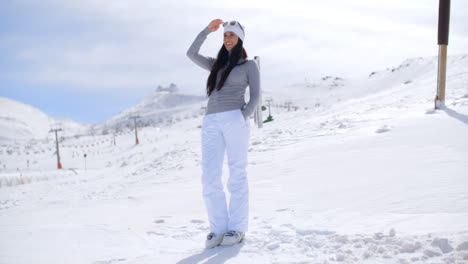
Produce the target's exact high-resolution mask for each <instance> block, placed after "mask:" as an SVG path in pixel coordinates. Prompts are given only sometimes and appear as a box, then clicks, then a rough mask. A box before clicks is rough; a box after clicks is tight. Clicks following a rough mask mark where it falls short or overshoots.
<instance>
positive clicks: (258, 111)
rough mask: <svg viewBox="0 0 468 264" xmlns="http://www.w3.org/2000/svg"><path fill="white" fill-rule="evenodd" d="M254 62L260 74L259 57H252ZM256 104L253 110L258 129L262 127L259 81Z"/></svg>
mask: <svg viewBox="0 0 468 264" xmlns="http://www.w3.org/2000/svg"><path fill="white" fill-rule="evenodd" d="M254 60H255V62H256V63H257V66H258V71H259V72H260V57H259V56H255V57H254ZM258 97H259V98H258V104H257V109H256V110H255V114H254V117H255V121H256V122H257V126H258V128H262V127H263V116H262V87H261V81H260V87H259V91H258Z"/></svg>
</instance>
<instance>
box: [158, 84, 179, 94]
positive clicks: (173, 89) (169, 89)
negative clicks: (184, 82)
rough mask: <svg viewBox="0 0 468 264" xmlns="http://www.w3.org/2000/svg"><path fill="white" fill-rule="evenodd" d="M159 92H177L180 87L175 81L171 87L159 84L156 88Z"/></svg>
mask: <svg viewBox="0 0 468 264" xmlns="http://www.w3.org/2000/svg"><path fill="white" fill-rule="evenodd" d="M156 91H157V92H170V93H177V92H178V91H179V88H177V85H175V84H174V83H171V84H170V85H169V87H162V86H161V85H159V86H158V89H156Z"/></svg>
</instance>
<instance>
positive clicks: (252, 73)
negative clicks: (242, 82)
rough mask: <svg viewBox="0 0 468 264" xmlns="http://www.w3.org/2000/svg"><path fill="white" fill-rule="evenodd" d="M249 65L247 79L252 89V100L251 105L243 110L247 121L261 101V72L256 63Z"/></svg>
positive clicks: (252, 62) (251, 62)
mask: <svg viewBox="0 0 468 264" xmlns="http://www.w3.org/2000/svg"><path fill="white" fill-rule="evenodd" d="M249 63H250V65H249V70H248V76H247V78H248V81H249V87H250V88H249V90H250V100H249V103H248V104H246V105H245V106H244V107H243V108H242V114H243V115H244V118H245V119H247V118H248V117H249V116H250V115H252V113H253V112H254V111H255V107H256V106H257V104H258V101H259V99H260V72H259V71H258V66H257V63H255V62H254V61H250V62H249Z"/></svg>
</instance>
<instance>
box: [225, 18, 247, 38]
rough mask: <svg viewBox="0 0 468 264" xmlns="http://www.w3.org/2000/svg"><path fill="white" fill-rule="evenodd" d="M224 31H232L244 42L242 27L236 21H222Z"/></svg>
mask: <svg viewBox="0 0 468 264" xmlns="http://www.w3.org/2000/svg"><path fill="white" fill-rule="evenodd" d="M223 27H224V33H226V32H227V31H231V32H234V33H235V34H236V35H237V36H238V37H239V38H240V39H241V40H242V42H244V37H245V32H244V27H243V26H242V25H241V24H240V23H239V22H237V21H230V22H224V23H223Z"/></svg>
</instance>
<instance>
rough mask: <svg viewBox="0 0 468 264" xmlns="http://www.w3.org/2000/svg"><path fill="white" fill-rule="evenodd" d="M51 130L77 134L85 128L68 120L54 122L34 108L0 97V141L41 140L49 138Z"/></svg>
mask: <svg viewBox="0 0 468 264" xmlns="http://www.w3.org/2000/svg"><path fill="white" fill-rule="evenodd" d="M51 128H62V129H64V130H65V131H68V133H70V134H77V133H80V131H81V132H82V131H85V130H86V129H87V126H86V125H83V124H79V123H76V122H74V121H73V120H70V119H63V120H55V119H54V118H52V117H50V116H48V115H46V114H45V113H43V112H42V111H40V110H39V109H37V108H35V107H32V106H30V105H26V104H23V103H20V102H17V101H14V100H11V99H8V98H5V97H0V131H1V132H0V141H2V142H8V141H12V140H22V141H24V140H38V139H39V140H42V139H45V138H47V137H49V131H50V129H51ZM66 133H67V132H65V134H66Z"/></svg>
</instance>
